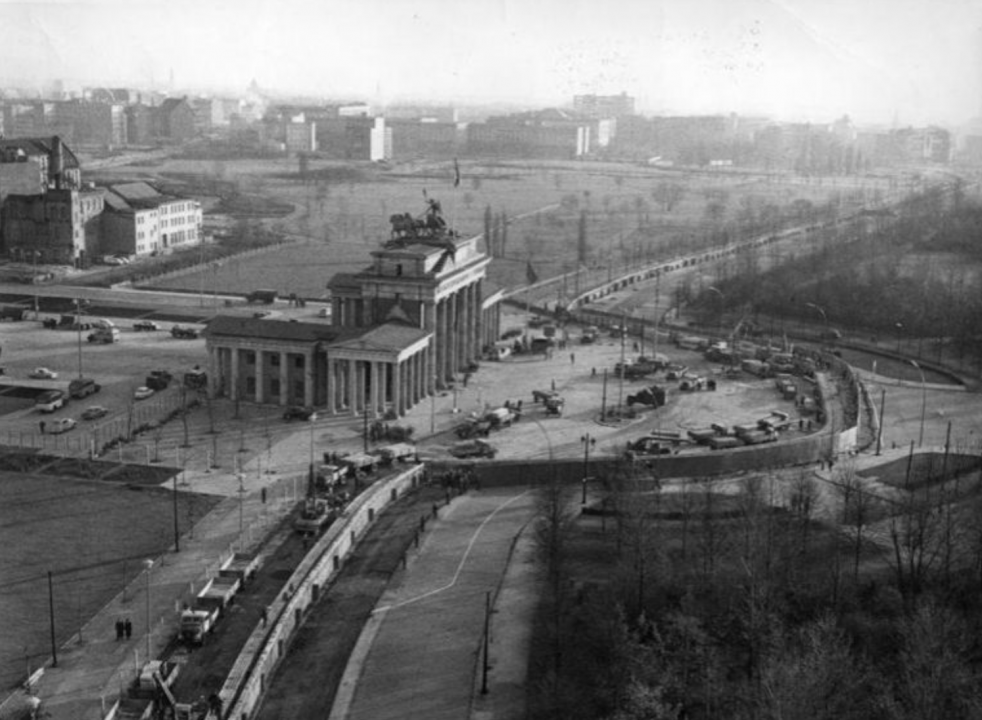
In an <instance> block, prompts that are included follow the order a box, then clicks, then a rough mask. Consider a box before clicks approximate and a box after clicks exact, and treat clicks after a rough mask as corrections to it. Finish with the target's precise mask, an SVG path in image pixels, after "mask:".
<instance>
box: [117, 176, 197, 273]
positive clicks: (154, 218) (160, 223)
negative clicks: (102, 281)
mask: <svg viewBox="0 0 982 720" xmlns="http://www.w3.org/2000/svg"><path fill="white" fill-rule="evenodd" d="M102 230H103V232H102V242H101V244H100V251H101V252H102V253H103V254H115V253H124V254H127V255H158V254H166V253H169V252H173V251H174V250H180V249H181V248H185V247H192V246H194V245H197V244H198V243H200V242H201V240H202V237H201V203H199V202H197V201H196V200H189V199H187V198H178V197H173V196H170V195H163V194H161V193H160V192H158V191H157V190H156V189H155V188H153V187H152V186H150V185H148V184H147V183H142V182H137V183H125V184H122V185H112V186H110V187H109V188H107V189H106V212H105V213H103V223H102Z"/></svg>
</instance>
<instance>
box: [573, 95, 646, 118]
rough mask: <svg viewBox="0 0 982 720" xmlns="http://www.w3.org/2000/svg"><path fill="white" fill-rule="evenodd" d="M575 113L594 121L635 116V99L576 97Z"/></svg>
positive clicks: (622, 96) (618, 96)
mask: <svg viewBox="0 0 982 720" xmlns="http://www.w3.org/2000/svg"><path fill="white" fill-rule="evenodd" d="M573 112H574V113H576V114H577V115H582V116H583V117H587V118H591V119H593V120H602V119H605V118H619V117H624V116H625V115H634V98H633V97H631V96H630V95H628V94H627V93H621V94H620V95H574V96H573Z"/></svg>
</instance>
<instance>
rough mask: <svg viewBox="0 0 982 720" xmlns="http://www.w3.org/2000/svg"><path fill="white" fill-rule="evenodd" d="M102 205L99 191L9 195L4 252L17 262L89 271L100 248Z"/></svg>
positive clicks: (101, 195)
mask: <svg viewBox="0 0 982 720" xmlns="http://www.w3.org/2000/svg"><path fill="white" fill-rule="evenodd" d="M103 203H104V200H103V192H102V191H101V190H97V189H87V190H74V189H65V188H56V189H48V190H46V192H44V193H43V194H34V195H14V194H11V195H8V196H7V198H6V200H5V201H4V203H3V210H2V215H3V219H2V223H0V227H2V228H3V247H4V251H5V252H6V253H7V254H8V255H9V256H10V257H12V258H13V259H15V260H22V261H34V260H36V261H37V262H42V263H53V264H60V265H72V266H74V267H87V266H88V265H89V263H90V261H91V256H92V253H93V250H92V248H95V247H97V246H98V244H99V216H100V215H101V213H102V209H103Z"/></svg>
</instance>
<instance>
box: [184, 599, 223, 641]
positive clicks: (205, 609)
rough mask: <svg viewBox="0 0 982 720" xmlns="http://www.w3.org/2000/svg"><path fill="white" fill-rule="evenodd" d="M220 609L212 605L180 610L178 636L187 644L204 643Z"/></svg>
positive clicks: (216, 620)
mask: <svg viewBox="0 0 982 720" xmlns="http://www.w3.org/2000/svg"><path fill="white" fill-rule="evenodd" d="M220 613H221V610H220V609H219V608H218V607H216V606H214V605H212V606H201V607H194V608H188V609H186V610H183V611H182V612H181V626H180V631H179V632H180V637H181V641H182V642H184V643H185V644H187V645H204V642H205V638H206V637H207V636H208V634H209V633H210V632H211V631H212V629H213V628H214V627H215V623H217V622H218V616H219V614H220Z"/></svg>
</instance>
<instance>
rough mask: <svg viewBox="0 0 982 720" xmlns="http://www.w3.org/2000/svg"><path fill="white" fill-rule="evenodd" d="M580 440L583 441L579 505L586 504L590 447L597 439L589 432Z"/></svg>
mask: <svg viewBox="0 0 982 720" xmlns="http://www.w3.org/2000/svg"><path fill="white" fill-rule="evenodd" d="M580 442H581V443H583V496H582V497H581V499H580V505H586V481H587V477H588V476H589V471H590V447H591V446H592V445H596V444H597V439H596V438H595V437H591V436H590V433H587V434H586V435H584V436H582V437H581V438H580Z"/></svg>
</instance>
